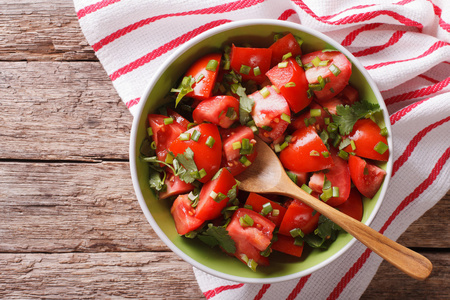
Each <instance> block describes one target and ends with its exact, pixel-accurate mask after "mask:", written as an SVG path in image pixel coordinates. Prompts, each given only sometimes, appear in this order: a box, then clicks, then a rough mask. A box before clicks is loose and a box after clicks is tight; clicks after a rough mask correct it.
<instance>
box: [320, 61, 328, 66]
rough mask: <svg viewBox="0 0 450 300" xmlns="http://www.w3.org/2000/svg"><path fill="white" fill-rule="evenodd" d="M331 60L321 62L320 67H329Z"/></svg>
mask: <svg viewBox="0 0 450 300" xmlns="http://www.w3.org/2000/svg"><path fill="white" fill-rule="evenodd" d="M328 62H329V60H322V61H320V62H319V67H326V66H327V65H328Z"/></svg>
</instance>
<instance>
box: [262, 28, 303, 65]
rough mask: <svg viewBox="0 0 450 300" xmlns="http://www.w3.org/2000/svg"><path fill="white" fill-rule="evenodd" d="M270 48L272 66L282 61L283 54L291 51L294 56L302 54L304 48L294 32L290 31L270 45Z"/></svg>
mask: <svg viewBox="0 0 450 300" xmlns="http://www.w3.org/2000/svg"><path fill="white" fill-rule="evenodd" d="M269 49H271V50H272V63H271V66H272V67H273V66H275V65H277V64H278V63H279V62H281V60H282V59H283V56H284V55H285V54H287V53H289V52H291V54H292V57H296V56H297V55H300V54H302V48H301V47H300V45H299V44H298V42H297V40H296V39H295V37H294V35H292V33H288V34H286V35H285V36H283V37H282V38H280V39H278V40H277V41H276V42H275V43H273V44H272V45H271V46H270V47H269Z"/></svg>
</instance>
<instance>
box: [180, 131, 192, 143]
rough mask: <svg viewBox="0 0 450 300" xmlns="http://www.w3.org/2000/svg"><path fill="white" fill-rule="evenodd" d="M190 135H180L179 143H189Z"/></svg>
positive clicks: (186, 133) (185, 133)
mask: <svg viewBox="0 0 450 300" xmlns="http://www.w3.org/2000/svg"><path fill="white" fill-rule="evenodd" d="M190 138H191V134H190V133H189V132H183V133H182V134H180V141H189V139H190Z"/></svg>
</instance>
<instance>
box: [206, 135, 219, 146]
mask: <svg viewBox="0 0 450 300" xmlns="http://www.w3.org/2000/svg"><path fill="white" fill-rule="evenodd" d="M215 142H216V140H215V139H214V138H213V137H212V136H208V138H207V139H206V142H205V144H206V146H208V147H209V148H212V147H213V146H214V143H215Z"/></svg>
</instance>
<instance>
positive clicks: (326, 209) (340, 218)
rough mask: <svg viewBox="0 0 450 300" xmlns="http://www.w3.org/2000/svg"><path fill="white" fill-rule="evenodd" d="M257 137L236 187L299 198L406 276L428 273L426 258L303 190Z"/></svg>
mask: <svg viewBox="0 0 450 300" xmlns="http://www.w3.org/2000/svg"><path fill="white" fill-rule="evenodd" d="M256 140H257V143H256V145H255V149H256V151H257V152H258V155H257V158H256V160H255V161H254V162H253V163H252V165H251V166H250V167H249V168H247V169H246V170H245V171H244V172H243V173H241V174H239V175H238V176H237V179H238V180H239V181H240V182H241V184H240V185H239V189H241V190H244V191H248V192H255V193H271V194H279V195H283V196H288V197H291V198H296V199H299V200H301V201H302V202H303V203H305V204H306V205H308V206H310V207H311V208H313V209H315V210H316V211H318V212H319V213H321V214H322V215H324V216H326V217H327V218H329V219H330V220H332V221H333V222H334V223H336V224H337V225H339V226H340V227H342V228H343V229H344V230H345V231H346V232H348V233H349V234H351V235H352V236H354V237H355V238H356V239H357V240H359V241H360V242H361V243H363V244H364V245H366V246H367V248H369V249H370V250H372V251H373V252H375V253H376V254H378V255H379V256H381V257H382V258H384V259H385V260H387V261H388V262H389V263H391V264H392V265H394V266H395V267H396V268H398V269H399V270H401V271H403V272H404V273H406V274H407V275H409V276H411V277H413V278H415V279H419V280H424V279H425V278H427V277H428V276H429V275H430V273H431V270H432V268H433V265H432V264H431V262H430V261H429V260H428V259H427V258H426V257H424V256H422V255H420V254H418V253H417V252H414V251H412V250H410V249H408V248H406V247H404V246H402V245H400V244H398V243H396V242H394V241H392V240H390V239H388V238H387V237H385V236H384V235H382V234H380V233H379V232H377V231H375V230H374V229H372V228H370V227H369V226H367V225H365V224H363V223H361V222H359V221H357V220H355V219H353V218H352V217H349V216H347V215H346V214H344V213H342V212H340V211H338V210H337V209H334V208H333V207H331V206H329V205H327V204H326V203H325V202H323V201H321V200H319V199H317V198H315V197H313V196H311V195H309V194H308V193H306V192H305V191H303V190H302V189H301V188H299V187H298V186H297V185H296V184H295V183H294V182H292V180H290V178H289V177H288V176H287V174H286V172H285V170H284V168H283V166H282V165H281V162H280V160H279V159H278V157H277V156H276V155H275V153H274V152H273V150H272V149H271V148H270V147H269V146H268V145H267V144H266V143H264V142H263V141H262V140H261V139H259V138H258V137H256Z"/></svg>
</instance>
